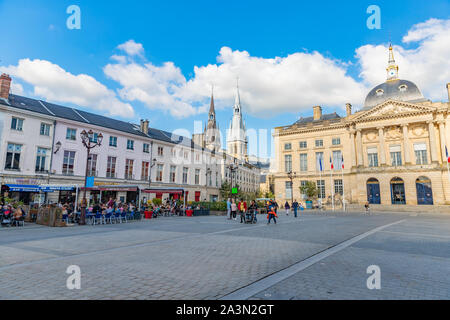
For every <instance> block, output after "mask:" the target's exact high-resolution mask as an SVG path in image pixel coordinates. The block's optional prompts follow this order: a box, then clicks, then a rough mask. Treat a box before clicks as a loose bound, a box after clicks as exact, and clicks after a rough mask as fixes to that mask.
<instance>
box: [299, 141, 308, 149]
mask: <svg viewBox="0 0 450 320" xmlns="http://www.w3.org/2000/svg"><path fill="white" fill-rule="evenodd" d="M307 147H308V143H306V141H300V149H306V148H307Z"/></svg>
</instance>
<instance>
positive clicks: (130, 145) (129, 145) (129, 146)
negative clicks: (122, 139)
mask: <svg viewBox="0 0 450 320" xmlns="http://www.w3.org/2000/svg"><path fill="white" fill-rule="evenodd" d="M127 149H128V150H134V141H133V140H127Z"/></svg>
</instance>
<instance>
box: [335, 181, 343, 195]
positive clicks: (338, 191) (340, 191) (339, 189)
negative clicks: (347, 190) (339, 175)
mask: <svg viewBox="0 0 450 320" xmlns="http://www.w3.org/2000/svg"><path fill="white" fill-rule="evenodd" d="M334 193H335V194H340V195H341V196H342V195H344V187H343V184H342V180H340V179H338V180H334Z"/></svg>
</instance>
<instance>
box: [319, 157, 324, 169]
mask: <svg viewBox="0 0 450 320" xmlns="http://www.w3.org/2000/svg"><path fill="white" fill-rule="evenodd" d="M319 168H320V172H322V171H323V170H322V157H319Z"/></svg>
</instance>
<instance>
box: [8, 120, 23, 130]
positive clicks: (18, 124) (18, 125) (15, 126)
mask: <svg viewBox="0 0 450 320" xmlns="http://www.w3.org/2000/svg"><path fill="white" fill-rule="evenodd" d="M11 129H12V130H16V131H22V130H23V119H19V118H14V117H13V118H12V119H11Z"/></svg>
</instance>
